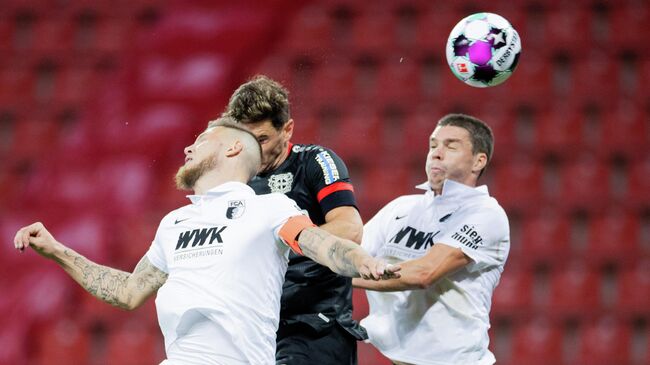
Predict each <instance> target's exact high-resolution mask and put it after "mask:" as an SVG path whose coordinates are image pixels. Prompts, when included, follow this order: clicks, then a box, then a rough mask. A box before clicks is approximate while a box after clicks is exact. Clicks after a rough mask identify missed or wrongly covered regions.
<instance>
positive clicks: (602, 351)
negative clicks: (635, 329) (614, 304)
mask: <svg viewBox="0 0 650 365" xmlns="http://www.w3.org/2000/svg"><path fill="white" fill-rule="evenodd" d="M631 345H632V344H631V330H630V327H628V325H627V323H625V322H622V321H620V320H618V319H617V318H616V317H613V316H603V317H601V318H599V319H598V320H597V321H596V322H592V323H588V324H587V325H586V326H585V327H584V328H583V329H582V331H581V334H580V337H579V340H578V352H577V358H576V359H574V360H573V361H572V362H571V363H572V364H576V365H610V364H627V363H628V362H629V361H630V351H631Z"/></svg>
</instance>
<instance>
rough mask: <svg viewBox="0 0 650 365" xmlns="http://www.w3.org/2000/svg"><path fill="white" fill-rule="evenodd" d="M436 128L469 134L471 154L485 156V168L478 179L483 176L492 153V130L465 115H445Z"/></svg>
mask: <svg viewBox="0 0 650 365" xmlns="http://www.w3.org/2000/svg"><path fill="white" fill-rule="evenodd" d="M437 126H438V127H444V126H454V127H460V128H464V129H465V130H466V131H467V132H469V138H470V141H471V142H472V154H474V155H476V154H477V153H485V155H486V156H487V161H486V163H485V167H484V168H483V169H482V170H481V172H480V173H479V177H480V176H481V175H483V172H485V169H486V168H487V165H488V163H489V162H490V161H491V160H492V154H493V153H494V134H493V133H492V129H491V128H490V127H489V126H488V125H487V124H485V122H483V121H482V120H480V119H478V118H474V117H472V116H469V115H465V114H447V115H445V116H444V117H442V119H440V120H439V121H438V125H437Z"/></svg>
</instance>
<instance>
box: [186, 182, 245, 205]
mask: <svg viewBox="0 0 650 365" xmlns="http://www.w3.org/2000/svg"><path fill="white" fill-rule="evenodd" d="M233 191H244V192H248V193H250V194H253V195H255V191H254V190H253V189H252V188H251V187H250V186H248V185H246V184H244V183H241V182H237V181H230V182H227V183H223V184H221V185H217V186H215V187H214V188H212V189H210V190H208V191H206V192H205V194H204V195H187V198H188V199H190V201H191V202H192V204H198V203H199V202H201V201H202V200H205V199H214V198H218V197H220V196H223V195H225V194H227V193H230V192H233Z"/></svg>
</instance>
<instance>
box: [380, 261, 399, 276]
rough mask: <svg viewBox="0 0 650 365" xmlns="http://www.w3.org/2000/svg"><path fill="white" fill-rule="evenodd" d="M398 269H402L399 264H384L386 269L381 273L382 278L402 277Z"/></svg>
mask: <svg viewBox="0 0 650 365" xmlns="http://www.w3.org/2000/svg"><path fill="white" fill-rule="evenodd" d="M400 270H402V267H401V266H399V265H391V264H388V265H386V269H385V270H384V274H383V276H382V278H383V279H399V278H400V277H402V275H401V274H400V273H399V271H400Z"/></svg>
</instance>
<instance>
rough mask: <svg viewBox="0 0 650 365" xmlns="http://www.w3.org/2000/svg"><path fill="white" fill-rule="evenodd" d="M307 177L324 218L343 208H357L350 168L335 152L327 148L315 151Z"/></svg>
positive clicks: (308, 163)
mask: <svg viewBox="0 0 650 365" xmlns="http://www.w3.org/2000/svg"><path fill="white" fill-rule="evenodd" d="M305 176H306V182H307V184H308V185H309V189H310V190H311V191H312V192H313V193H314V194H315V195H316V199H317V200H318V204H319V205H320V207H321V211H322V212H323V216H324V215H326V214H327V213H328V212H329V211H330V210H332V209H334V208H338V207H342V206H353V207H355V208H356V206H357V203H356V200H355V198H354V188H353V187H352V183H351V182H350V176H349V174H348V168H347V167H346V166H345V163H344V162H343V160H341V158H340V157H339V156H337V155H336V154H335V153H334V152H333V151H331V150H329V149H327V148H321V149H319V150H315V151H314V152H313V153H312V154H311V155H310V156H309V159H308V161H307V165H306V175H305Z"/></svg>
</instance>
